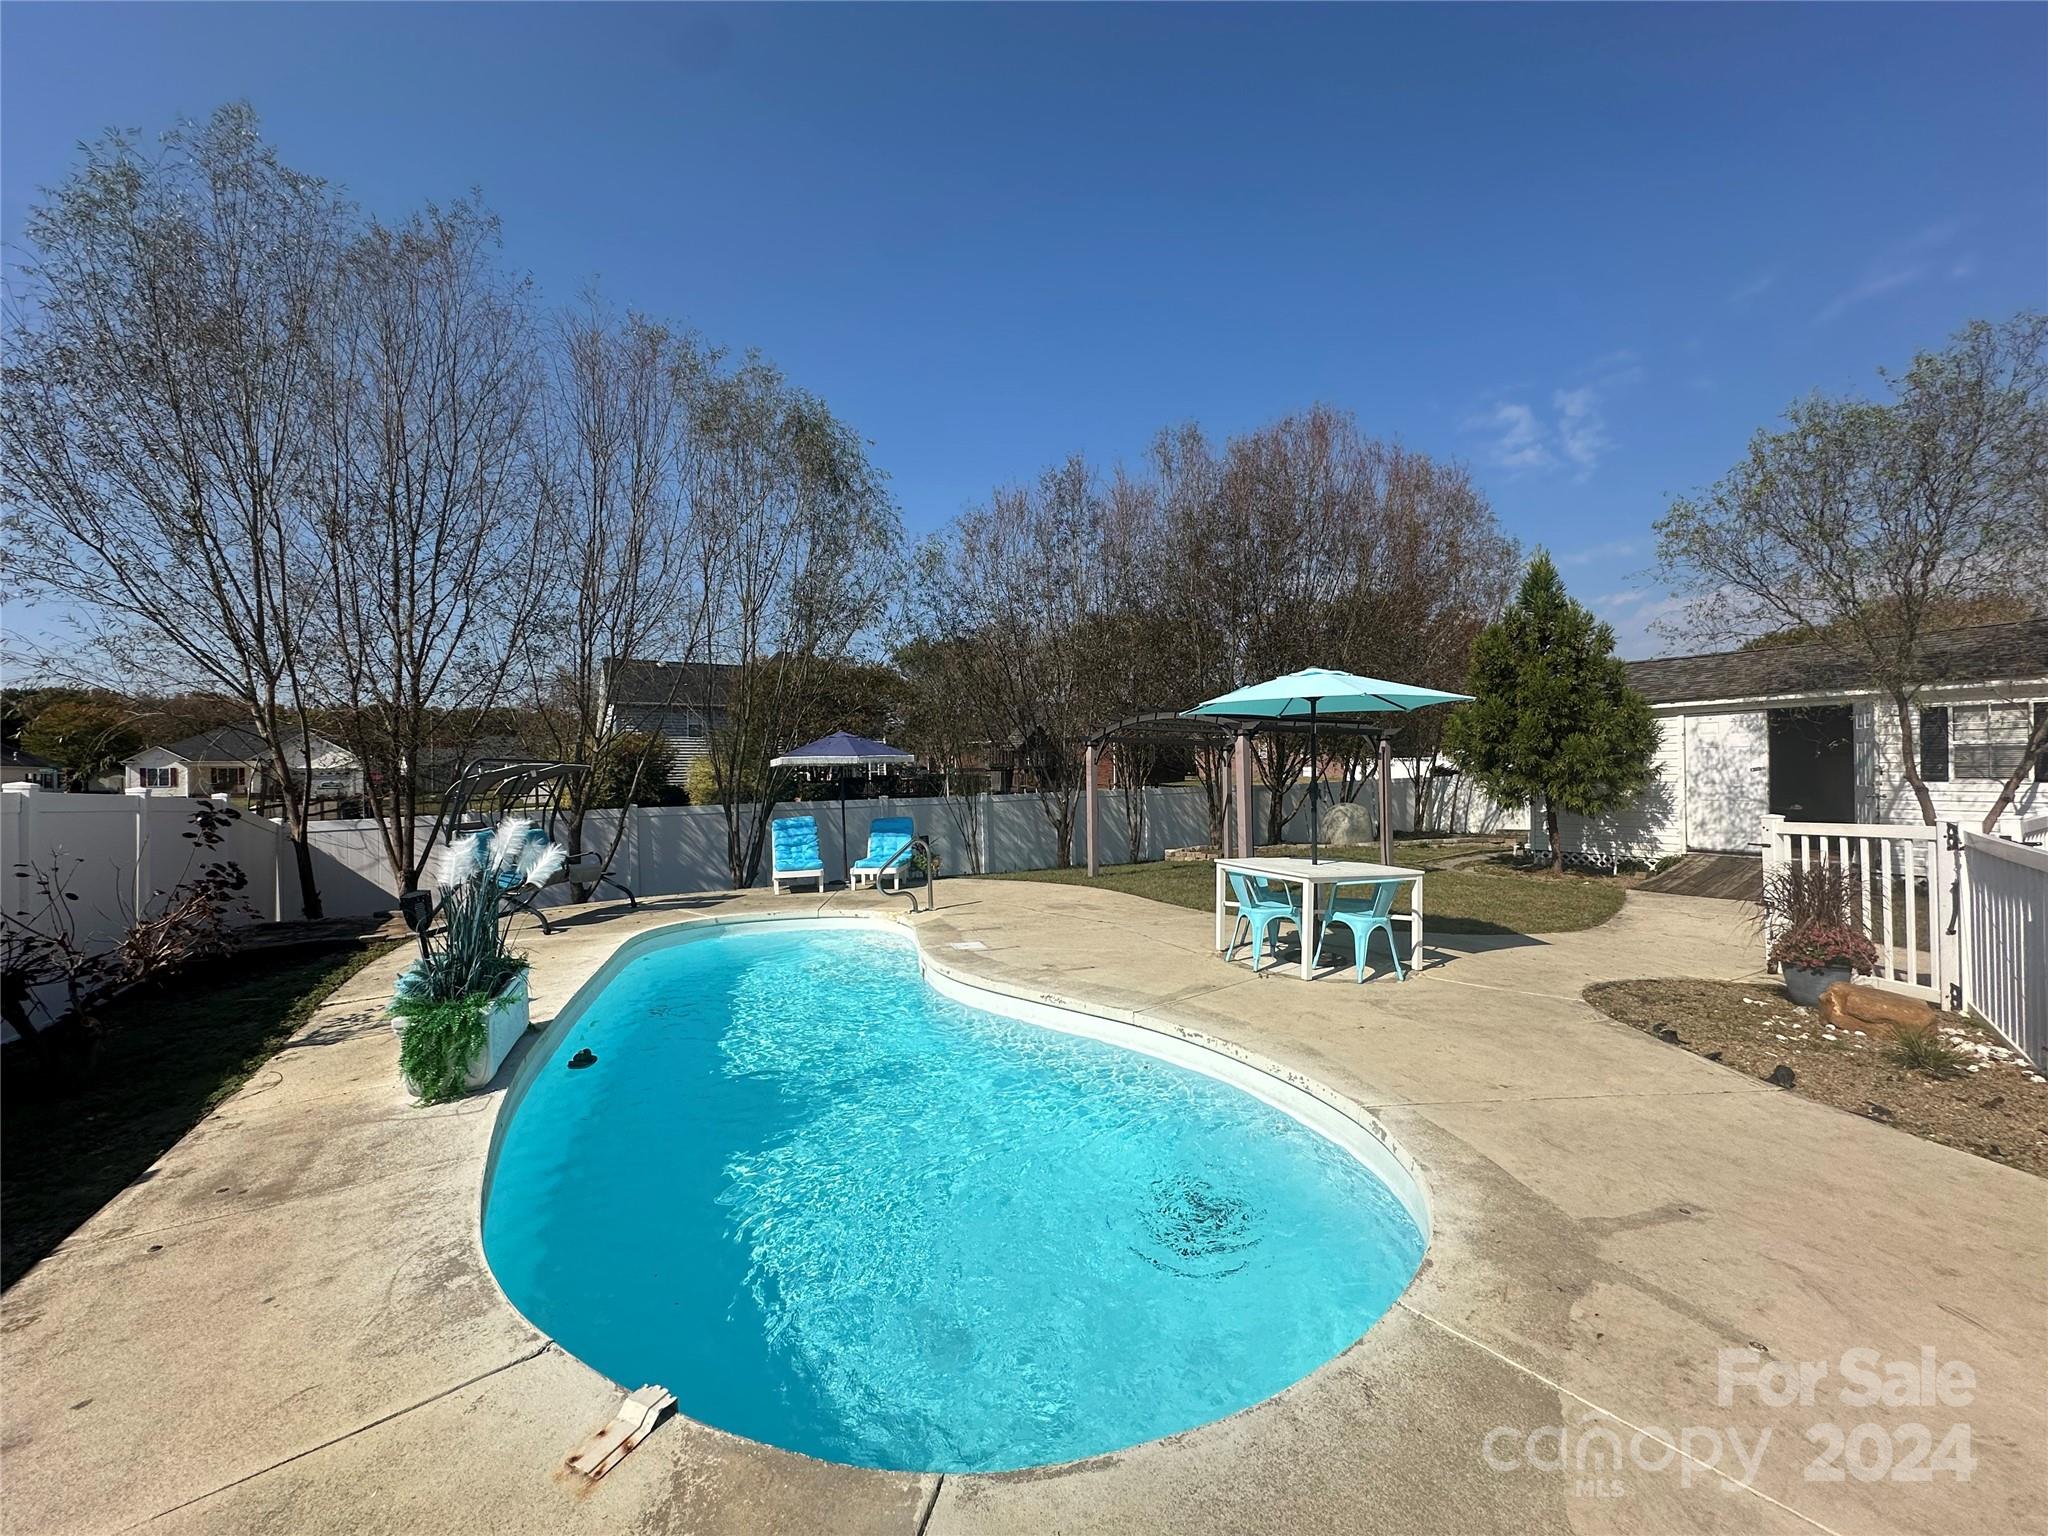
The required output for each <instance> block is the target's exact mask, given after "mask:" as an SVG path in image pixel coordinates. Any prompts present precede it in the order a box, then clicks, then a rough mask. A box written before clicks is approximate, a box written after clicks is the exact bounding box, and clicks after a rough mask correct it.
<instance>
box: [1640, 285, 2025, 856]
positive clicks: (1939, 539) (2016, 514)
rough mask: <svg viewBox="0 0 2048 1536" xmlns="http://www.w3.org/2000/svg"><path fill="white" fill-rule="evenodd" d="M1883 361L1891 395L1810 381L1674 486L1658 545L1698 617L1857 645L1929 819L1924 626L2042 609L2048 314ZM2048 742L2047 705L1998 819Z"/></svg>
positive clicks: (1993, 822)
mask: <svg viewBox="0 0 2048 1536" xmlns="http://www.w3.org/2000/svg"><path fill="white" fill-rule="evenodd" d="M1880 377H1882V378H1883V380H1884V382H1885V383H1886V384H1887V385H1888V386H1889V387H1890V390H1891V398H1890V399H1889V400H1883V401H1871V400H1863V399H1856V398H1834V397H1829V396H1824V395H1815V396H1813V397H1812V398H1810V399H1807V400H1802V401H1800V402H1799V403H1797V404H1796V405H1794V406H1792V407H1791V409H1789V410H1788V411H1787V412H1786V413H1785V427H1784V429H1783V430H1782V431H1777V432H1770V431H1760V432H1758V433H1757V434H1756V436H1755V437H1754V438H1752V439H1751V440H1750V445H1749V452H1748V454H1747V455H1746V456H1745V457H1744V458H1743V460H1742V462H1741V463H1739V464H1737V465H1736V466H1735V467H1734V468H1733V469H1731V470H1729V471H1728V473H1727V474H1726V475H1724V476H1722V478H1721V479H1720V480H1719V481H1718V482H1717V483H1716V484H1715V485H1713V486H1712V487H1710V488H1709V489H1708V490H1706V491H1705V492H1703V493H1701V494H1700V495H1699V496H1697V497H1690V498H1684V499H1681V500H1678V501H1675V502H1673V503H1672V506H1671V509H1670V511H1669V512H1668V513H1666V515H1665V516H1664V517H1663V518H1662V519H1661V520H1659V522H1658V524H1657V537H1658V557H1659V561H1660V564H1661V566H1662V569H1663V574H1664V576H1665V579H1666V580H1667V581H1668V582H1669V583H1670V584H1671V586H1672V587H1673V589H1674V590H1676V591H1679V592H1682V593H1687V594H1689V595H1690V597H1691V599H1692V602H1691V605H1690V607H1689V609H1688V611H1687V613H1686V617H1685V623H1684V628H1685V630H1686V632H1687V633H1689V634H1691V635H1694V636H1697V637H1700V638H1702V639H1708V640H1729V639H1741V638H1744V637H1748V636H1754V635H1756V634H1758V633H1760V632H1764V631H1770V630H1789V631H1792V632H1794V633H1795V634H1797V635H1798V636H1799V637H1800V638H1801V639H1803V640H1807V641H1811V642H1813V643H1815V644H1819V645H1824V646H1826V647H1828V648H1829V649H1830V650H1832V651H1834V652H1836V653H1837V654H1838V655H1841V656H1843V657H1846V658H1848V659H1849V660H1851V661H1852V662H1854V663H1855V664H1856V665H1857V667H1858V668H1859V669H1860V670H1861V671H1862V672H1863V674H1864V675H1865V676H1866V677H1867V678H1868V679H1869V681H1870V683H1871V685H1872V686H1874V687H1875V688H1877V689H1878V690H1879V691H1880V692H1881V693H1882V694H1883V695H1884V696H1885V698H1886V700H1887V702H1889V703H1890V705H1891V707H1892V710H1893V713H1894V716H1895V718H1896V719H1897V721H1898V729H1899V741H1900V754H1899V755H1900V762H1901V766H1902V768H1903V770H1904V773H1905V777H1906V782H1907V783H1908V784H1910V785H1911V786H1912V788H1913V794H1914V796H1915V798H1916V799H1917V800H1918V801H1919V803H1920V814H1921V815H1922V817H1924V818H1925V819H1926V820H1927V821H1928V822H1930V823H1931V822H1933V821H1934V819H1935V811H1934V800H1933V797H1932V796H1931V795H1930V794H1929V793H1928V790H1927V786H1926V784H1925V783H1924V782H1922V780H1921V777H1920V754H1919V752H1918V750H1917V749H1916V745H1915V742H1914V716H1915V703H1916V701H1917V699H1918V697H1919V694H1920V690H1921V689H1922V688H1923V687H1924V686H1925V685H1926V683H1927V680H1928V679H1927V673H1926V669H1925V666H1924V664H1923V662H1922V659H1921V652H1922V647H1921V643H1920V642H1921V640H1922V639H1923V638H1924V637H1925V636H1926V635H1928V634H1930V633H1932V632H1934V631H1936V630H1939V629H1945V628H1949V627H1952V626H1953V625H1954V624H1956V623H1959V622H1960V623H1982V622H1985V619H1983V618H1977V617H1973V616H1974V615H1978V614H1985V615H1999V616H2013V615H2023V614H2024V613H2025V612H2026V611H2028V610H2031V611H2033V612H2041V611H2043V609H2044V608H2048V560H2044V559H2043V558H2042V553H2041V551H2042V549H2043V547H2044V543H2048V315H2044V314H2039V313H2031V312H2028V313H2021V314H2018V315H2015V316H2013V317H2012V318H2011V319H2009V320H2007V321H2005V322H2004V323H2003V324H2000V325H1990V324H1987V323H1985V322H1983V321H1979V322H1976V323H1975V324H1972V325H1970V326H1968V327H1966V328H1965V329H1964V330H1962V331H1961V332H1960V333H1958V334H1957V335H1956V336H1955V337H1954V338H1953V339H1952V340H1951V341H1950V342H1949V344H1948V345H1947V346H1946V347H1945V348H1943V349H1942V350H1941V351H1938V352H1923V353H1921V354H1920V355H1919V356H1917V357H1915V358H1914V359H1913V365H1912V367H1910V368H1908V369H1907V370H1906V372H1905V373H1904V374H1902V375H1898V376H1893V375H1889V374H1883V375H1880ZM2015 702H2017V701H2015ZM2044 745H2048V718H2044V720H2043V721H2042V722H2041V723H2040V724H2039V725H2037V726H2036V727H2035V729H2034V731H2033V733H2032V736H2031V738H2030V739H2028V740H2027V741H2025V742H2024V743H2023V744H2021V743H2015V745H2014V749H2013V752H2012V756H2011V757H2010V758H2009V759H2008V765H2009V768H2010V772H2009V774H2008V776H2007V778H2006V780H2005V783H2004V785H2003V786H2002V788H2001V791H2000V794H1999V796H1998V798H1997V800H1996V801H1995V802H1994V803H1993V804H1992V806H1991V808H1990V810H1989V812H1988V813H1987V814H1986V816H1985V818H1984V829H1985V830H1986V831H1987V832H1988V831H1991V830H1992V829H1993V828H1995V827H1996V826H1997V823H1998V818H1999V817H2000V816H2001V815H2003V814H2004V812H2005V809H2006V807H2007V806H2008V805H2010V804H2011V802H2012V797H2013V794H2014V792H2015V791H2016V790H2017V789H2018V787H2019V784H2020V781H2021V779H2022V777H2023V776H2024V775H2025V774H2027V773H2028V772H2030V771H2031V769H2032V764H2033V761H2034V758H2035V755H2036V754H2037V753H2039V752H2040V751H2041V750H2042V748H2043V746H2044Z"/></svg>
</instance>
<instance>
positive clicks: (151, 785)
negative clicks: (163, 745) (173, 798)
mask: <svg viewBox="0 0 2048 1536" xmlns="http://www.w3.org/2000/svg"><path fill="white" fill-rule="evenodd" d="M135 776H136V778H137V779H138V780H139V781H140V782H141V785H142V787H143V788H144V789H176V788H177V787H178V770H177V769H176V768H138V769H136V770H135Z"/></svg>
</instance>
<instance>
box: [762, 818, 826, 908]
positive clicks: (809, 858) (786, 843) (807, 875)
mask: <svg viewBox="0 0 2048 1536" xmlns="http://www.w3.org/2000/svg"><path fill="white" fill-rule="evenodd" d="M770 830H771V831H772V832H773V833H774V842H773V845H772V846H773V850H774V855H775V864H774V875H773V883H774V886H775V894H776V895H778V896H780V895H781V894H782V888H783V886H785V885H795V884H797V883H799V882H802V883H805V884H808V883H810V882H811V881H813V880H815V881H817V883H818V889H819V890H821V891H822V890H824V889H825V859H824V855H822V854H820V853H819V852H818V823H817V819H816V818H815V817H811V816H783V817H779V818H778V819H777V820H776V822H775V825H774V826H773V827H772V828H771V829H770Z"/></svg>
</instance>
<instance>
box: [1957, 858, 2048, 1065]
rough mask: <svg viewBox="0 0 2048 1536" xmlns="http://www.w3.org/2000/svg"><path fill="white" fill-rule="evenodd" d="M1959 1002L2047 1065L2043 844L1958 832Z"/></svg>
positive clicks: (2047, 909) (2047, 867) (2047, 889)
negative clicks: (2036, 845)
mask: <svg viewBox="0 0 2048 1536" xmlns="http://www.w3.org/2000/svg"><path fill="white" fill-rule="evenodd" d="M1960 859H1961V863H1962V870H1963V879H1962V882H1961V892H1960V901H1959V903H1958V906H1959V916H1960V918H1961V925H1960V928H1961V936H1962V953H1963V965H1962V998H1961V1001H1962V1004H1963V1006H1964V1007H1965V1008H1968V1009H1970V1010H1972V1011H1973V1012H1975V1013H1976V1014H1977V1015H1978V1016H1979V1017H1981V1018H1982V1019H1983V1020H1984V1021H1985V1022H1986V1023H1988V1024H1989V1025H1990V1026H1991V1027H1992V1028H1993V1029H1995V1030H1997V1031H1998V1032H1999V1033H2000V1034H2001V1035H2003V1036H2005V1038H2006V1039H2008V1040H2010V1041H2011V1042H2012V1043H2013V1044H2014V1045H2016V1046H2018V1047H2019V1048H2020V1049H2021V1050H2023V1051H2025V1052H2026V1053H2027V1055H2028V1056H2029V1057H2031V1058H2032V1059H2033V1061H2034V1062H2035V1064H2036V1065H2039V1066H2048V848H2026V847H2022V846H2020V845H2019V844H2017V843H2008V842H2003V841H2001V840H2000V839H1998V838H1995V837H1985V836H1983V835H1982V834H1981V833H1977V832H1965V833H1963V834H1962V848H1961V851H1960Z"/></svg>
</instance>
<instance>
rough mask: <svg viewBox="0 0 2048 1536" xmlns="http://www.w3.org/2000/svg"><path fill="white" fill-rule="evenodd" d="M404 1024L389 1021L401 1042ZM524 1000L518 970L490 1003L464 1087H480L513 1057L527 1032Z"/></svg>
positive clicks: (522, 980)
mask: <svg viewBox="0 0 2048 1536" xmlns="http://www.w3.org/2000/svg"><path fill="white" fill-rule="evenodd" d="M406 1024H407V1021H406V1020H404V1019H400V1018H393V1019H392V1020H391V1033H392V1034H394V1035H396V1036H397V1037H398V1038H399V1039H400V1040H403V1039H404V1038H405V1031H406ZM526 1026H527V997H526V972H524V971H521V972H520V973H519V974H518V975H517V976H515V977H513V978H512V984H511V985H510V986H508V987H506V988H505V990H504V991H502V992H500V993H499V994H498V996H497V1000H496V1001H495V1002H493V1003H492V1004H491V1012H490V1016H489V1017H488V1018H486V1019H485V1020H484V1045H483V1049H482V1050H480V1051H478V1052H477V1053H476V1055H474V1056H472V1057H471V1058H470V1060H469V1077H468V1079H467V1081H466V1082H465V1084H464V1086H465V1087H468V1088H472V1089H475V1088H481V1087H483V1086H484V1085H485V1084H486V1083H488V1082H489V1081H490V1080H491V1079H492V1078H494V1077H496V1076H497V1075H498V1068H499V1067H501V1066H503V1065H504V1064H505V1058H506V1057H507V1056H509V1055H511V1054H512V1047H513V1046H515V1045H517V1044H518V1043H519V1037H520V1036H521V1035H523V1034H525V1033H526ZM405 1086H406V1088H407V1089H408V1090H409V1091H411V1092H413V1093H415V1094H417V1093H418V1092H419V1089H418V1088H417V1087H416V1086H414V1084H413V1083H411V1082H410V1081H407V1082H406V1084H405Z"/></svg>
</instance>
